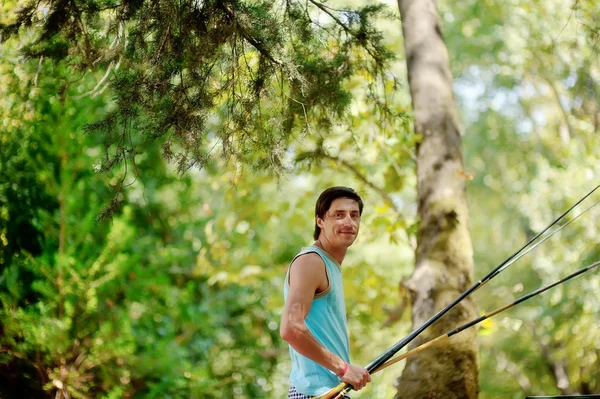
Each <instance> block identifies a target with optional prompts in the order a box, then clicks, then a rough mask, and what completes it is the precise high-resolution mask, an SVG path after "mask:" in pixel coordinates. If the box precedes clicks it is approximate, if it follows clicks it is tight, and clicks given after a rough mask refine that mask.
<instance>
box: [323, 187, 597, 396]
mask: <svg viewBox="0 0 600 399" xmlns="http://www.w3.org/2000/svg"><path fill="white" fill-rule="evenodd" d="M599 187H600V184H599V185H597V186H596V187H594V188H593V189H592V190H591V191H590V192H588V193H587V194H586V195H585V196H583V197H582V198H581V199H580V200H579V201H577V202H576V203H575V204H573V205H572V206H571V207H570V208H569V209H567V210H566V211H564V212H563V213H562V214H561V215H560V216H559V217H557V218H556V219H555V220H554V221H553V222H552V223H550V224H549V225H548V226H546V227H545V228H544V229H543V230H542V231H540V232H539V233H537V234H536V235H535V236H534V237H533V238H531V239H530V240H529V241H527V243H526V244H525V245H523V246H522V247H521V248H519V249H518V250H516V251H515V252H514V253H513V254H512V255H510V256H509V257H508V258H506V259H505V260H504V261H502V262H501V263H500V264H499V265H498V266H496V267H495V268H494V269H493V270H492V271H490V272H489V273H488V274H487V275H486V276H485V277H483V278H482V279H481V280H479V281H477V282H476V283H475V284H473V285H472V286H471V287H469V288H467V290H466V291H464V292H463V293H462V294H460V295H459V296H458V298H456V299H455V300H454V301H452V302H451V303H450V304H448V305H446V307H444V308H443V309H441V310H440V311H439V312H437V313H436V314H434V315H433V316H432V317H431V318H429V320H427V321H426V322H424V323H423V324H422V325H421V326H420V327H418V328H416V329H415V330H413V331H412V332H411V333H410V334H408V335H407V336H406V337H404V338H402V339H401V340H400V341H398V342H397V343H396V344H394V345H393V346H391V347H390V348H389V349H387V350H386V351H385V352H383V353H382V354H381V355H380V356H378V357H377V358H375V359H374V360H373V361H371V363H369V364H368V365H367V366H366V367H365V369H366V370H367V371H368V372H369V373H371V372H372V371H373V370H375V369H377V368H378V367H380V366H381V365H382V364H384V363H385V362H386V361H388V360H389V359H391V358H392V357H393V356H394V355H395V354H396V353H398V352H399V351H400V350H401V349H402V348H404V347H405V346H406V345H408V344H409V343H410V342H411V341H413V340H414V339H415V338H416V337H417V336H418V335H419V334H421V333H422V332H423V331H424V330H425V329H426V328H428V327H429V326H431V325H432V324H433V323H435V322H436V321H437V320H439V319H440V318H441V317H442V316H443V315H445V314H446V313H448V311H449V310H450V309H452V308H454V307H455V306H456V305H457V304H458V303H460V302H461V301H462V300H463V299H465V298H466V297H468V296H469V295H471V294H472V293H473V292H475V291H476V290H478V289H479V288H481V287H483V286H484V285H485V284H486V283H488V282H489V281H490V280H491V279H492V278H494V277H496V276H497V275H498V272H499V271H501V269H502V270H505V269H506V267H505V266H508V265H509V262H510V261H511V260H512V259H513V258H515V257H516V256H517V255H518V254H519V253H520V252H521V251H523V250H524V249H525V248H527V247H528V246H529V245H530V244H531V243H532V242H534V241H535V240H537V239H538V238H539V237H540V236H541V235H542V234H544V233H545V232H546V231H548V230H549V229H550V228H552V226H554V225H555V224H556V223H558V222H559V221H560V220H561V219H562V218H564V217H565V216H566V215H567V214H568V213H569V212H571V211H572V210H573V208H575V207H576V206H577V205H579V204H580V203H581V202H583V201H584V200H585V199H587V198H588V197H589V196H590V195H592V194H593V193H594V192H595V191H596V190H597V189H598V188H599ZM350 389H352V387H351V386H350V385H349V384H346V383H341V384H339V385H338V386H336V387H334V388H332V389H330V390H329V391H327V392H326V393H324V394H322V395H320V396H318V397H316V398H317V399H332V398H335V397H336V396H341V395H343V394H344V393H347V392H349V391H350ZM338 394H341V395H338Z"/></svg>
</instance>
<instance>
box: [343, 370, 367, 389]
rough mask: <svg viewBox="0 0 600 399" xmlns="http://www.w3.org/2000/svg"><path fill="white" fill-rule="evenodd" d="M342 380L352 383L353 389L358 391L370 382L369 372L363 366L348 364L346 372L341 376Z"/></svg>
mask: <svg viewBox="0 0 600 399" xmlns="http://www.w3.org/2000/svg"><path fill="white" fill-rule="evenodd" d="M342 381H344V382H345V383H346V384H350V385H352V388H353V389H354V390H355V391H360V390H361V389H363V388H364V387H365V385H367V384H368V383H369V382H371V374H369V372H368V371H367V369H365V368H364V367H361V366H354V365H352V364H349V365H348V370H347V371H346V374H344V376H343V377H342Z"/></svg>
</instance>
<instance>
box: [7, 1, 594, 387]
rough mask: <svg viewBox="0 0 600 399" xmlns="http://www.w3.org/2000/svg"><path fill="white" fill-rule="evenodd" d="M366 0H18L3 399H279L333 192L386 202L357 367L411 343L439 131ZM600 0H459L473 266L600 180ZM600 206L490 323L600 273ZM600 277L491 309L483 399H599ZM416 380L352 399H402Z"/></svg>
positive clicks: (517, 278)
mask: <svg viewBox="0 0 600 399" xmlns="http://www.w3.org/2000/svg"><path fill="white" fill-rule="evenodd" d="M356 3H357V4H358V7H356V8H354V11H349V10H345V9H344V7H339V6H336V5H335V4H333V3H329V2H328V3H317V2H309V3H308V9H306V8H305V7H306V3H301V2H287V3H286V7H280V8H277V5H278V4H280V3H275V2H240V1H238V2H235V1H231V2H216V1H212V2H211V1H207V2H195V3H192V2H183V3H181V2H180V3H172V2H166V1H159V2H143V1H135V2H132V1H127V2H121V3H117V2H112V1H86V2H58V1H55V2H50V3H48V4H49V8H48V9H47V14H44V12H45V11H44V9H42V8H39V9H38V8H34V7H28V6H25V7H22V8H21V11H18V12H17V11H16V10H17V3H15V2H5V5H6V6H5V7H2V9H1V11H0V21H2V23H3V24H4V25H2V32H3V34H2V39H3V40H5V42H4V43H3V46H2V48H1V51H2V61H0V113H1V114H2V126H1V129H0V145H1V147H2V151H1V153H0V245H1V252H0V396H2V397H3V398H12V397H15V398H16V397H19V398H21V397H28V398H38V397H46V396H54V397H55V396H57V395H58V396H59V397H60V396H61V394H62V395H63V396H65V394H67V393H68V395H69V396H70V397H74V398H91V397H94V398H132V397H135V398H142V397H143V398H147V397H157V398H158V397H160V398H162V397H172V398H179V397H181V398H190V397H202V398H221V397H246V398H271V397H282V396H284V395H285V392H286V390H287V373H288V372H289V367H290V365H289V358H288V355H287V346H286V345H285V344H284V342H283V341H282V340H281V339H280V338H279V336H278V329H279V325H278V323H279V319H280V316H281V309H282V285H283V276H284V274H285V270H286V266H287V263H288V262H289V261H290V259H292V257H293V256H294V255H295V254H296V252H297V251H298V249H299V248H300V247H301V246H303V245H306V244H307V243H309V242H310V240H309V238H310V237H311V235H312V229H313V221H312V220H311V216H312V212H313V207H314V200H315V198H316V196H317V195H318V193H319V192H320V191H321V189H322V188H323V187H326V186H329V185H333V184H346V185H349V186H352V187H354V188H356V189H357V190H358V191H359V193H360V194H361V195H362V196H363V198H364V200H365V203H366V207H365V213H364V215H363V220H362V226H361V234H360V237H359V240H358V242H357V243H356V245H355V246H354V247H353V248H352V249H351V251H350V252H349V255H348V258H347V259H346V261H345V262H344V279H345V290H346V296H347V309H348V313H349V315H348V316H349V327H350V335H351V346H352V358H353V361H354V362H356V363H359V364H366V363H367V362H369V361H370V360H372V359H373V358H374V357H375V356H376V355H377V354H378V353H380V352H381V351H382V350H384V349H386V348H387V347H389V346H390V345H391V344H392V343H393V342H394V341H396V340H397V339H398V338H400V337H402V336H403V335H405V334H406V333H407V332H408V330H409V328H410V320H409V319H410V309H405V303H406V299H407V298H406V294H407V293H405V292H402V291H399V290H398V286H399V282H400V281H401V280H402V278H403V277H405V276H408V275H409V274H410V268H411V265H412V262H413V246H414V244H415V242H414V240H415V231H416V227H417V225H418V220H416V217H415V214H416V203H415V186H416V176H415V170H414V151H415V146H416V145H417V144H418V142H419V141H420V137H418V136H415V135H414V134H412V133H410V131H411V117H410V112H409V104H410V98H409V95H408V90H407V84H406V82H405V81H404V79H403V78H396V76H398V77H402V76H404V75H405V70H404V64H403V62H391V58H390V57H391V54H389V50H387V49H395V50H397V49H399V48H401V47H402V46H401V41H400V39H401V38H400V33H399V32H400V29H399V27H398V21H397V20H395V19H394V18H387V19H385V18H381V16H382V14H386V13H387V11H386V10H385V9H382V8H380V7H373V6H368V7H366V8H362V9H361V8H360V2H356ZM24 4H25V3H24ZM194 4H195V5H194ZM594 4H595V3H594V2H593V1H583V0H580V1H578V2H573V4H569V3H564V2H560V1H556V2H550V3H548V4H545V3H544V4H542V3H539V4H537V3H535V4H533V3H531V2H529V3H527V2H516V3H514V2H513V3H497V2H496V3H490V2H481V1H466V2H461V3H454V4H452V5H449V6H448V5H445V4H444V3H442V4H441V15H442V18H443V19H444V21H445V25H444V34H445V37H446V39H447V42H448V47H449V52H450V55H451V60H452V66H453V68H454V73H455V75H456V87H455V88H456V94H457V98H458V100H459V101H460V102H461V104H462V109H463V116H464V118H463V120H464V123H465V129H464V130H465V136H464V143H465V155H466V160H467V162H466V164H467V167H466V170H465V171H464V172H465V176H466V177H467V176H468V175H469V173H473V174H474V178H473V180H472V181H471V182H470V185H469V198H470V223H471V231H472V236H473V242H474V249H475V261H476V265H477V268H476V274H477V275H478V276H481V275H483V274H484V273H486V272H487V271H488V270H490V269H491V268H492V267H493V265H495V264H497V262H498V261H499V260H500V259H503V258H504V257H506V256H507V255H508V254H509V253H510V252H511V251H512V250H514V249H515V248H517V247H518V246H520V244H522V243H523V242H524V241H525V240H526V239H527V238H528V237H531V235H532V234H533V233H534V232H537V231H539V229H540V228H542V227H543V226H544V225H545V224H547V223H548V222H549V221H550V220H552V219H553V218H554V217H555V216H557V215H558V214H559V212H561V211H562V210H563V209H565V208H566V207H567V206H568V205H569V204H570V203H572V202H573V201H574V200H576V199H577V198H578V197H579V196H580V195H582V194H583V193H584V192H585V191H587V190H588V189H589V188H591V187H590V186H593V185H595V184H597V183H594V181H595V180H596V176H598V174H599V173H600V170H598V165H599V164H600V162H599V160H598V155H597V154H598V153H599V152H598V144H597V140H595V138H596V136H597V131H598V105H597V103H598V102H597V101H596V99H597V97H598V83H597V81H598V76H600V75H598V65H599V64H598V63H597V47H594V46H595V44H596V43H597V26H595V25H597V23H596V21H595V19H594V18H593V17H594V15H595V14H594V12H593V11H594ZM73 5H76V6H77V8H76V9H75V8H72V7H73ZM322 7H324V9H323V8H322ZM346 8H348V6H346ZM228 11H229V12H228ZM306 11H307V12H306ZM328 14H331V15H328ZM571 14H572V16H571V17H570V15H571ZM332 16H335V18H337V19H338V20H339V22H337V21H335V20H334V19H333V17H332ZM79 19H80V20H81V23H82V25H81V26H80V25H78V21H79ZM340 23H341V24H340ZM82 26H83V27H84V28H85V29H82ZM373 27H377V28H379V29H378V30H374V28H373ZM563 27H564V29H563ZM199 32H202V36H201V35H200V33H199ZM10 35H12V36H10ZM17 35H19V36H17ZM206 38H211V40H205V39H206ZM17 48H20V49H21V50H23V51H24V52H25V53H24V54H26V55H27V56H28V57H34V58H35V59H24V58H21V57H20V56H19V55H18V54H17V53H16V51H15V50H16V49H17ZM21 54H23V53H21ZM67 54H68V56H67V57H66V58H65V56H66V55H67ZM42 55H43V57H42ZM398 58H401V55H400V56H399V57H398ZM84 71H85V72H86V73H85V74H84V73H83V72H84ZM384 71H385V73H384V77H383V78H382V72H384ZM107 72H108V74H107ZM105 76H106V79H104V77H105ZM107 83H109V85H108V86H107ZM563 111H564V112H563ZM188 133H189V134H188ZM223 152H224V153H225V154H226V155H227V154H229V155H230V156H231V157H230V158H229V161H227V160H226V159H224V158H222V157H221V155H223ZM165 160H167V161H169V160H170V161H172V162H173V164H169V163H165ZM190 165H202V166H203V168H202V169H194V168H193V169H192V170H190V171H189V172H188V173H186V174H185V175H181V173H180V172H181V171H184V170H188V168H189V167H190ZM283 166H285V167H287V168H289V170H288V171H287V173H284V174H280V175H278V176H276V177H273V176H271V175H269V174H268V173H263V172H264V170H265V169H269V168H274V169H272V170H275V169H277V168H280V167H283ZM249 171H252V173H249ZM279 171H281V169H279ZM98 172H102V173H98ZM111 197H114V198H115V199H114V201H113V203H112V204H111V206H109V208H108V209H106V208H105V206H104V205H105V204H106V202H107V201H108V199H109V198H111ZM596 198H597V196H596ZM587 205H590V203H589V202H588V203H587ZM597 213H598V210H597V209H595V208H594V209H592V210H591V211H590V212H589V213H588V214H586V216H584V217H582V218H581V219H580V220H578V221H576V222H575V223H573V224H572V225H570V226H568V227H566V228H565V229H564V230H563V231H562V232H561V233H560V234H558V235H557V236H556V237H555V238H553V239H552V240H551V241H549V242H548V243H546V244H543V245H542V246H540V247H539V248H538V249H536V251H535V252H533V253H532V254H530V255H528V257H526V258H524V259H523V260H522V261H520V262H519V263H517V264H515V265H513V266H511V268H510V269H509V270H507V271H505V272H504V273H503V274H502V275H501V276H499V277H498V278H497V279H495V280H494V281H493V283H490V284H489V285H486V286H485V288H484V289H482V290H481V291H480V292H478V293H477V294H476V296H477V300H478V301H479V303H480V304H481V309H482V310H484V311H489V310H490V309H493V308H496V307H498V305H500V304H504V303H508V302H510V301H511V300H513V299H515V298H516V297H518V296H520V295H522V294H523V293H524V292H528V291H530V290H532V289H535V288H537V287H539V286H541V285H543V284H546V283H548V282H550V281H554V280H556V279H558V278H559V277H561V276H564V275H566V274H568V273H569V272H571V271H573V270H575V269H577V268H579V267H581V266H583V264H587V263H590V262H592V261H594V260H597V259H598V256H599V255H600V254H599V253H598V248H597V245H596V243H597V241H598V239H597V237H598V230H597V226H596V224H597V223H595V220H596V219H597V218H596V216H597ZM576 214H577V213H576ZM99 215H100V216H102V215H106V216H110V215H112V216H113V219H112V221H110V222H103V223H97V221H96V220H97V218H98V216H99ZM532 255H533V256H532ZM598 284H600V281H599V278H598V275H597V273H596V274H590V275H586V277H585V278H578V279H575V280H573V281H571V282H569V283H567V284H566V285H565V286H562V287H561V288H556V289H554V290H553V291H550V292H548V293H547V294H544V295H542V296H540V297H539V298H537V299H535V300H533V301H531V302H527V303H525V304H523V305H519V307H516V308H514V309H512V310H511V311H509V312H507V313H506V315H505V316H500V317H499V318H493V319H491V320H489V321H487V322H486V323H485V324H484V326H483V327H482V328H481V329H480V334H479V344H480V348H481V353H480V362H481V372H480V382H481V395H480V396H481V397H482V398H497V397H514V398H522V397H524V396H525V395H526V394H555V393H556V394H558V393H561V392H565V390H567V389H570V390H571V391H573V392H581V393H584V392H598V387H600V385H599V384H600V375H598V370H599V369H600V367H598V362H599V361H600V360H599V359H600V353H599V352H598V342H600V337H599V336H598V331H600V330H598V328H597V325H598V316H597V315H598V311H599V310H600V308H599V306H600V299H599V298H598V297H597V295H596V293H597V292H598ZM431 350H434V349H431ZM557 367H558V368H560V367H564V370H565V371H566V374H565V375H566V376H567V385H565V381H564V380H563V381H559V380H558V379H557V374H556V372H555V371H554V370H556V368H557ZM392 370H394V371H392ZM400 370H401V366H398V367H397V368H391V369H390V370H389V371H386V372H383V373H381V374H380V375H376V376H375V377H374V383H373V384H372V385H371V386H370V387H369V388H368V389H366V390H364V391H361V392H359V393H356V394H355V395H353V397H354V396H356V397H357V398H370V397H392V396H393V393H394V392H395V389H394V388H393V383H394V380H395V378H396V377H397V375H398V374H399V373H400V372H401V371H400Z"/></svg>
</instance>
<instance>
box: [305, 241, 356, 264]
mask: <svg viewBox="0 0 600 399" xmlns="http://www.w3.org/2000/svg"><path fill="white" fill-rule="evenodd" d="M313 245H315V246H317V247H319V248H321V249H323V250H325V251H326V252H327V253H328V254H330V255H331V256H333V257H334V258H335V260H337V261H338V262H339V264H340V266H341V265H342V262H343V260H344V258H345V257H346V252H347V251H348V248H340V247H335V246H333V245H331V244H330V243H328V242H326V241H322V240H321V238H319V239H318V240H317V241H315V243H314V244H313Z"/></svg>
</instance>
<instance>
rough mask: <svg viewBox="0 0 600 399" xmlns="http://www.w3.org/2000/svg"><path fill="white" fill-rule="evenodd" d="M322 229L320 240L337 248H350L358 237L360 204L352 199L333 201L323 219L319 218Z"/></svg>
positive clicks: (318, 224) (318, 221)
mask: <svg viewBox="0 0 600 399" xmlns="http://www.w3.org/2000/svg"><path fill="white" fill-rule="evenodd" d="M317 226H319V227H320V228H321V234H320V236H319V240H323V241H325V242H328V243H330V244H332V245H333V246H335V247H346V248H347V247H349V246H350V245H352V243H353V242H354V240H355V239H356V236H357V235H358V228H359V227H360V210H359V207H358V203H357V202H356V201H354V200H352V199H350V198H337V199H335V200H333V202H332V203H331V206H330V207H329V210H328V211H327V212H325V216H324V217H323V218H320V217H317Z"/></svg>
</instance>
